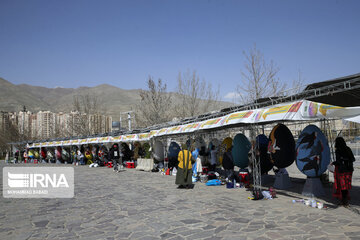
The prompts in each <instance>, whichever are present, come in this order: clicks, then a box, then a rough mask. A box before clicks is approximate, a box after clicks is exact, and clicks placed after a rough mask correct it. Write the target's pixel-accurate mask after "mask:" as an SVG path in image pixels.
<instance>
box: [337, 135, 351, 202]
mask: <svg viewBox="0 0 360 240" xmlns="http://www.w3.org/2000/svg"><path fill="white" fill-rule="evenodd" d="M335 154H336V161H335V162H333V163H332V164H333V165H334V166H335V171H334V194H333V196H334V197H336V198H338V199H340V200H341V205H344V206H348V200H349V199H350V194H349V190H350V189H351V178H352V173H353V171H354V167H353V162H354V161H355V158H354V155H353V153H352V151H351V149H350V148H349V147H348V146H346V143H345V140H344V139H343V138H342V137H337V138H336V139H335Z"/></svg>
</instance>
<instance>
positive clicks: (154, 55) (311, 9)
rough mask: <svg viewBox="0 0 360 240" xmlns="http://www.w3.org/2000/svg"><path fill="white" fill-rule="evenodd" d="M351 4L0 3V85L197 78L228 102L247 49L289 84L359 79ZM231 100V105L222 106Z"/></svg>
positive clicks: (355, 14)
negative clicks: (299, 80)
mask: <svg viewBox="0 0 360 240" xmlns="http://www.w3.org/2000/svg"><path fill="white" fill-rule="evenodd" d="M359 10H360V1H347V0H342V1H332V0H327V1H319V0H317V1H292V0H284V1H265V0H264V1H240V0H238V1H230V0H221V1H215V0H206V1H201V0H196V1H195V0H191V1H187V0H181V1H180V0H179V1H175V0H167V1H154V0H143V1H138V0H131V1H120V0H116V1H110V0H96V1H95V0H62V1H55V0H23V1H20V0H0V77H3V78H5V79H6V80H8V81H10V82H12V83H14V84H20V83H27V84H32V85H38V86H46V87H56V86H62V87H79V86H96V85H99V84H103V83H107V84H111V85H115V86H117V87H120V88H124V89H134V88H143V89H144V88H146V85H145V82H146V79H147V78H148V76H149V75H151V76H153V77H154V78H155V79H157V78H162V79H163V81H165V82H166V83H167V85H168V90H170V91H174V90H175V87H176V78H177V76H178V73H179V71H181V72H186V71H187V70H188V69H189V70H196V71H197V73H198V74H199V76H200V78H201V79H205V80H206V81H208V82H211V83H212V84H213V85H218V84H219V85H220V90H221V97H224V96H226V95H227V94H228V93H231V92H234V88H235V87H236V85H237V84H239V83H240V79H241V71H242V70H243V66H244V55H243V51H247V50H249V49H250V48H251V47H252V46H253V44H256V46H257V48H258V49H259V50H260V51H261V52H262V53H263V54H264V56H265V59H267V60H271V59H272V60H273V61H274V62H275V63H276V64H277V66H278V67H279V68H280V71H279V74H278V77H279V78H280V80H281V81H283V82H290V81H292V80H293V79H295V78H296V77H297V75H298V71H299V70H300V71H301V72H302V76H303V78H304V80H305V83H312V82H318V81H324V80H329V79H332V78H336V77H341V76H345V75H350V74H354V73H359V72H360V54H359V53H360V31H359V26H360V14H359ZM226 100H231V99H226Z"/></svg>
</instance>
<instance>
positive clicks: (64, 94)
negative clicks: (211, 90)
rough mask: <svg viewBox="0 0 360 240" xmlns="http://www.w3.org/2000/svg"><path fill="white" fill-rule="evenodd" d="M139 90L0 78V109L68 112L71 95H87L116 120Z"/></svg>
mask: <svg viewBox="0 0 360 240" xmlns="http://www.w3.org/2000/svg"><path fill="white" fill-rule="evenodd" d="M139 92H140V90H139V89H133V90H125V89H121V88H118V87H115V86H111V85H108V84H102V85H98V86H96V87H79V88H75V89H74V88H46V87H39V86H32V85H28V84H20V85H15V84H12V83H10V82H8V81H6V80H5V79H3V78H0V111H7V112H11V111H20V110H21V109H22V107H23V106H26V108H27V109H28V110H29V111H32V112H37V111H39V110H50V111H53V112H69V111H71V110H72V106H73V98H74V96H76V95H86V94H90V95H92V96H97V97H98V99H99V100H100V102H101V105H102V106H104V107H105V109H104V111H103V112H106V113H107V114H108V115H111V116H112V117H113V118H115V119H118V118H119V113H120V112H124V111H129V110H132V109H135V106H136V104H138V103H139V101H140V96H139ZM174 96H176V95H174ZM175 101H176V99H175ZM227 106H229V103H227V102H221V103H219V105H218V108H223V107H227Z"/></svg>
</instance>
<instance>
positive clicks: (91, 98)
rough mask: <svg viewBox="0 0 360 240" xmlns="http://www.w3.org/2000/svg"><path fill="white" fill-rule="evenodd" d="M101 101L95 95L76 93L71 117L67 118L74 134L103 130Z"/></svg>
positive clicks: (70, 131)
mask: <svg viewBox="0 0 360 240" xmlns="http://www.w3.org/2000/svg"><path fill="white" fill-rule="evenodd" d="M101 107H102V105H101V103H100V101H99V98H98V97H97V96H95V95H90V94H86V95H76V96H74V97H73V104H72V108H73V111H72V112H71V113H70V119H68V120H67V122H68V123H67V125H68V127H69V133H68V134H70V135H72V136H85V135H91V134H97V133H100V132H101V124H102V123H101Z"/></svg>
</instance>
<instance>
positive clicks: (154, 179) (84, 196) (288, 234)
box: [0, 165, 360, 240]
mask: <svg viewBox="0 0 360 240" xmlns="http://www.w3.org/2000/svg"><path fill="white" fill-rule="evenodd" d="M4 166H5V165H1V167H4ZM12 166H14V165H12ZM15 166H26V165H15ZM38 166H41V165H38ZM74 169H75V197H74V198H71V199H5V198H3V197H1V200H0V203H1V210H0V239H109V240H111V239H360V215H359V206H360V200H359V196H360V191H359V187H358V186H354V187H353V189H352V190H351V196H352V200H351V206H350V208H344V207H341V206H338V205H337V204H336V200H335V199H333V198H332V197H331V185H325V186H324V188H325V192H326V196H324V197H323V198H321V199H317V200H319V201H321V202H324V203H325V206H327V209H317V208H311V207H307V206H305V205H303V204H301V203H293V202H292V200H293V199H299V198H304V197H303V196H302V195H301V192H302V187H303V184H304V182H305V179H304V178H296V177H292V176H291V173H290V176H291V180H292V182H293V188H292V189H288V190H277V198H275V199H273V200H259V201H252V200H249V199H248V197H250V196H251V194H250V192H249V191H247V190H246V189H245V188H240V189H227V188H226V187H225V186H212V187H208V186H205V184H204V183H196V184H195V187H194V189H189V190H187V189H177V188H176V185H175V184H174V182H175V177H173V176H164V175H161V174H160V173H151V172H141V171H136V170H133V169H126V170H125V171H122V172H120V173H114V172H113V171H112V169H108V168H88V167H87V166H74ZM0 174H1V175H2V171H0ZM1 184H2V182H1ZM270 184H271V183H270ZM1 191H2V187H1Z"/></svg>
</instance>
